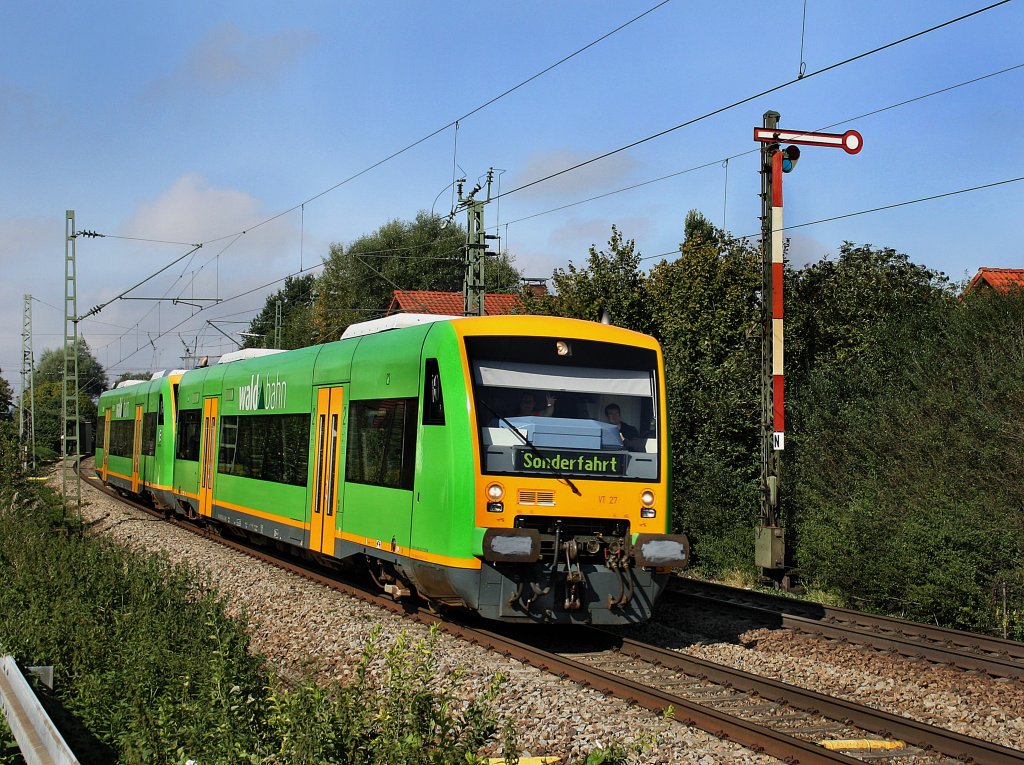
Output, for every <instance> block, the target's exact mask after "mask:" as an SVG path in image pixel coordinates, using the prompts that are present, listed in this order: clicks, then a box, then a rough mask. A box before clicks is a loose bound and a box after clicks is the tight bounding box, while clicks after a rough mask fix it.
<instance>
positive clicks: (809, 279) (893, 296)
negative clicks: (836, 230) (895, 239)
mask: <svg viewBox="0 0 1024 765" xmlns="http://www.w3.org/2000/svg"><path fill="white" fill-rule="evenodd" d="M785 285H786V286H785V295H786V376H787V383H788V384H793V385H799V384H801V383H802V382H803V381H805V380H807V379H808V378H809V377H810V375H811V374H812V373H818V374H822V373H825V374H827V373H830V372H831V371H832V370H834V369H841V368H842V367H844V366H845V365H847V364H849V363H850V362H851V361H852V360H854V359H857V358H866V357H874V358H875V359H877V360H878V361H879V362H885V361H886V360H887V359H891V355H890V354H887V353H886V352H885V349H884V348H881V347H880V345H879V338H880V336H881V335H882V334H885V333H886V332H888V330H889V328H890V326H891V324H892V323H893V322H896V321H900V320H901V319H902V318H903V317H907V316H913V315H916V314H918V313H919V312H920V311H922V310H928V309H929V307H930V306H932V305H934V304H935V303H936V301H940V302H941V301H943V300H949V299H951V292H950V288H949V280H948V279H947V278H946V277H945V276H944V275H943V274H941V273H939V272H937V271H932V270H931V269H928V268H925V267H924V266H921V265H917V264H915V263H912V262H911V261H910V259H909V258H908V257H907V256H906V255H905V254H903V253H898V252H896V251H895V250H893V249H892V248H889V247H885V248H882V249H876V248H873V247H872V246H871V245H870V244H865V245H855V244H853V243H852V242H843V243H842V245H840V247H839V257H838V258H837V259H835V260H831V259H828V258H826V259H824V260H821V261H818V262H817V263H812V264H810V265H808V266H806V267H805V268H802V269H799V270H796V271H793V270H790V271H789V272H788V273H787V278H786V283H785ZM869 383H870V384H874V381H869Z"/></svg>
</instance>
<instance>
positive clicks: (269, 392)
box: [238, 372, 288, 412]
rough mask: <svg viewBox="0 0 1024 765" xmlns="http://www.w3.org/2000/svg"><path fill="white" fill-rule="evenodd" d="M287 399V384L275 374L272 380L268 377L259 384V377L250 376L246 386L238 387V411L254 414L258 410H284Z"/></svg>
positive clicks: (279, 375) (278, 374)
mask: <svg viewBox="0 0 1024 765" xmlns="http://www.w3.org/2000/svg"><path fill="white" fill-rule="evenodd" d="M287 399H288V383H287V382H285V381H284V380H282V379H281V373H280V372H277V373H276V376H275V378H274V379H273V380H271V379H270V375H267V377H266V379H264V380H263V381H262V385H261V384H260V375H258V374H257V375H252V377H250V378H249V384H248V385H239V386H238V410H239V411H241V412H256V411H259V410H260V409H284V408H285V406H286V405H287Z"/></svg>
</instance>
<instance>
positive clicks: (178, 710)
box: [0, 501, 500, 765]
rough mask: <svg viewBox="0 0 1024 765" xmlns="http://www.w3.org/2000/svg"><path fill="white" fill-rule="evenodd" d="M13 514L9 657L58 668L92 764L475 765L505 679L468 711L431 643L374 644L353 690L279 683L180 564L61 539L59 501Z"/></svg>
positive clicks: (6, 551)
mask: <svg viewBox="0 0 1024 765" xmlns="http://www.w3.org/2000/svg"><path fill="white" fill-rule="evenodd" d="M4 508H5V509H4V511H2V512H0V580H2V581H4V583H5V586H4V587H3V588H0V649H2V651H3V652H5V653H12V654H13V655H15V656H16V657H17V658H18V660H19V661H20V662H21V663H22V664H23V665H25V664H52V665H54V668H55V672H54V675H55V684H56V687H57V695H58V698H59V702H60V703H61V704H62V705H63V706H64V708H65V709H66V710H67V711H68V712H69V713H70V714H72V715H74V716H75V718H76V719H77V720H78V722H79V723H80V724H81V725H82V726H83V727H84V729H85V730H86V731H87V732H88V735H89V736H91V737H92V738H93V739H95V741H97V742H99V743H100V744H102V745H104V746H105V747H107V749H106V750H105V753H104V754H102V755H99V754H97V755H94V756H93V758H92V759H91V760H90V759H89V755H88V754H85V755H83V756H82V760H83V762H90V761H92V762H109V761H110V759H111V755H110V751H113V752H114V753H116V758H117V761H118V762H121V763H148V762H181V763H183V762H185V761H186V760H188V759H195V760H197V761H201V762H203V763H204V764H205V763H238V762H260V763H278V762H279V763H307V762H308V763H321V762H350V763H367V764H368V765H369V763H374V764H377V763H380V764H385V763H388V764H390V763H396V764H397V763H449V762H451V763H455V762H459V763H466V762H468V761H470V760H471V759H472V757H473V756H474V755H475V752H476V751H477V750H478V749H479V748H480V746H481V745H482V744H483V743H484V742H485V741H486V740H487V739H488V737H489V736H490V735H491V734H492V733H493V732H494V729H495V716H494V714H493V712H492V710H491V709H490V703H491V701H492V700H493V697H494V693H495V692H496V690H497V687H498V684H499V683H500V678H496V679H495V680H494V682H493V684H492V685H491V688H490V689H489V690H488V692H487V693H485V694H483V695H482V696H481V697H480V698H478V699H474V700H473V701H471V702H468V703H466V704H460V702H459V700H458V698H457V696H456V694H455V689H454V686H455V684H456V683H457V681H458V677H457V675H455V676H449V677H448V680H449V682H448V683H447V684H444V685H441V684H438V683H437V682H436V681H435V680H434V678H435V677H439V676H440V677H444V674H443V673H441V672H439V671H438V666H437V661H436V657H435V644H436V638H435V636H433V635H431V636H430V637H429V638H428V639H426V640H424V641H421V642H419V643H416V644H410V643H409V641H408V639H407V638H405V637H404V636H402V637H399V638H398V639H397V640H396V641H395V643H394V644H393V645H392V646H390V647H388V648H384V647H383V646H382V645H381V644H380V641H379V635H378V636H377V638H378V639H375V640H373V641H371V643H370V644H369V645H368V646H367V648H366V651H365V653H364V655H363V657H362V662H361V664H360V668H359V672H358V673H357V679H356V681H355V682H354V683H352V684H349V685H346V686H340V685H332V686H328V687H319V686H317V685H316V684H315V683H314V682H312V680H303V681H302V682H299V683H297V684H295V685H293V686H291V687H285V686H283V685H282V684H281V683H280V682H278V681H277V679H276V678H275V677H274V676H273V674H272V673H271V672H270V671H269V668H268V667H266V665H265V663H264V661H263V660H262V659H261V658H260V657H258V656H254V655H252V654H251V653H250V652H249V650H248V649H249V639H248V636H247V635H246V633H245V631H244V629H243V626H242V625H241V624H239V623H238V622H235V621H233V620H231V619H229V618H228V617H227V616H226V615H225V612H224V607H223V605H222V604H221V603H220V602H219V601H218V600H217V599H216V597H215V596H214V594H213V592H212V591H211V590H210V588H209V587H208V586H197V584H196V583H195V581H194V580H193V579H192V578H191V577H190V575H189V574H188V572H186V571H185V570H184V569H182V568H179V567H173V566H171V565H170V564H168V563H167V562H166V561H165V560H163V559H161V558H158V557H155V556H152V557H140V556H137V555H133V554H132V553H130V552H128V551H127V550H125V549H124V548H121V547H117V546H115V545H113V544H111V543H109V542H107V541H106V540H104V539H92V538H82V537H80V536H79V535H78V534H76V533H74V531H73V530H72V532H71V533H67V530H66V529H65V530H63V533H54V524H55V522H56V521H55V518H57V517H59V515H60V513H59V510H57V509H56V508H55V507H54V506H53V505H47V504H45V503H43V502H41V501H37V502H35V503H34V505H33V506H31V507H25V506H21V507H19V508H18V509H17V510H12V509H10V505H9V504H7V503H5V504H4ZM58 531H62V530H60V529H58Z"/></svg>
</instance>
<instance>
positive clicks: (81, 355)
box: [35, 337, 107, 414]
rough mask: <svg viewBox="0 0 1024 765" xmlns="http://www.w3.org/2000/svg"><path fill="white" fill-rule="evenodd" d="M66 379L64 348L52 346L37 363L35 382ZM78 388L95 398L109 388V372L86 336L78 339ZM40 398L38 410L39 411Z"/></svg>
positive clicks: (37, 405)
mask: <svg viewBox="0 0 1024 765" xmlns="http://www.w3.org/2000/svg"><path fill="white" fill-rule="evenodd" d="M63 379H64V349H63V348H50V349H48V350H45V351H43V353H42V355H41V356H40V357H39V361H38V362H37V363H36V368H35V383H36V385H37V386H38V385H40V384H42V383H47V382H49V383H57V384H61V383H62V381H63ZM78 388H79V392H80V393H81V394H82V395H84V396H86V397H88V398H95V397H97V396H99V395H100V394H101V393H102V392H103V391H105V390H106V389H107V372H106V370H105V369H104V368H103V365H102V364H100V362H99V361H97V360H96V357H95V356H93V355H92V351H91V350H89V344H88V343H87V342H86V341H85V338H84V337H80V338H79V339H78ZM38 407H39V403H38V400H37V402H36V412H37V414H38V411H39V408H38Z"/></svg>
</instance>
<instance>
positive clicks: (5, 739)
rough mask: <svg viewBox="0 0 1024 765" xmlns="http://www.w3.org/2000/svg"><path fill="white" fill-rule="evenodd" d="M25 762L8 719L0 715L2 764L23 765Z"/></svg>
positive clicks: (0, 757) (0, 762)
mask: <svg viewBox="0 0 1024 765" xmlns="http://www.w3.org/2000/svg"><path fill="white" fill-rule="evenodd" d="M24 762H25V760H24V759H22V757H21V752H20V750H19V749H18V745H17V743H16V742H15V740H14V734H13V733H11V729H10V728H8V727H7V721H6V720H5V719H4V718H3V716H0V765H22V763H24Z"/></svg>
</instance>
